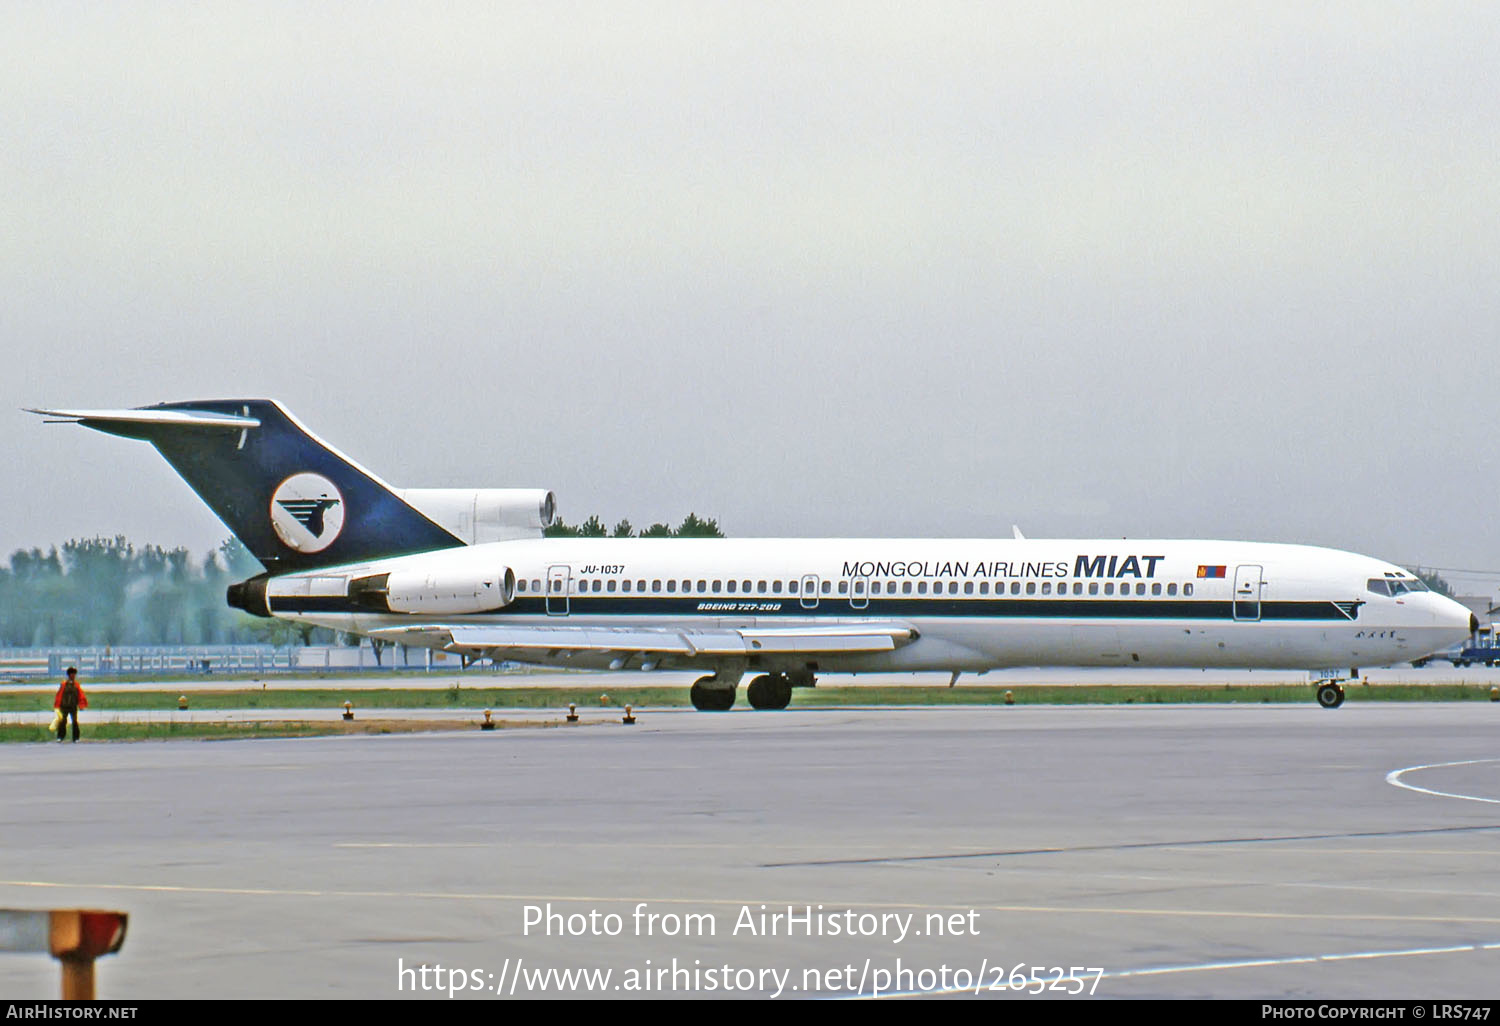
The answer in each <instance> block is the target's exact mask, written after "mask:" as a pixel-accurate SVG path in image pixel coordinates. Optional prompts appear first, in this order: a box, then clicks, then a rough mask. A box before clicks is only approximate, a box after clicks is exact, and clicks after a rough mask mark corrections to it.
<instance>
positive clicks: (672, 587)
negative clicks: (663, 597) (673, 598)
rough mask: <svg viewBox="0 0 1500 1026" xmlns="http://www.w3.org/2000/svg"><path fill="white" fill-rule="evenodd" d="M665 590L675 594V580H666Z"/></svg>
mask: <svg viewBox="0 0 1500 1026" xmlns="http://www.w3.org/2000/svg"><path fill="white" fill-rule="evenodd" d="M667 591H669V592H671V593H673V594H676V592H677V582H676V581H668V582H667Z"/></svg>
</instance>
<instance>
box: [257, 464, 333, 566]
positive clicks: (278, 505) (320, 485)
mask: <svg viewBox="0 0 1500 1026" xmlns="http://www.w3.org/2000/svg"><path fill="white" fill-rule="evenodd" d="M271 526H272V527H273V528H275V530H276V537H278V538H280V539H281V541H282V543H283V544H285V545H286V546H287V548H291V549H296V550H297V551H298V552H321V551H323V550H324V549H326V548H328V546H330V545H332V544H333V540H334V539H335V538H337V537H338V536H339V532H340V531H342V530H343V529H344V497H343V496H342V495H340V494H339V490H338V489H337V488H335V487H334V484H333V482H332V481H330V480H328V478H326V477H324V476H323V475H322V474H312V473H302V474H293V475H292V476H291V477H289V478H287V479H286V480H285V481H283V482H281V484H279V485H277V486H276V492H275V494H274V495H272V496H271Z"/></svg>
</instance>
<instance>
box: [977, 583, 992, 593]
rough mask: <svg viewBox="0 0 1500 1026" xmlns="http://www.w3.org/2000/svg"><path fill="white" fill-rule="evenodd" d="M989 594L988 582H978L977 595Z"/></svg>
mask: <svg viewBox="0 0 1500 1026" xmlns="http://www.w3.org/2000/svg"><path fill="white" fill-rule="evenodd" d="M989 593H990V582H989V581H980V582H979V594H981V595H988V594H989Z"/></svg>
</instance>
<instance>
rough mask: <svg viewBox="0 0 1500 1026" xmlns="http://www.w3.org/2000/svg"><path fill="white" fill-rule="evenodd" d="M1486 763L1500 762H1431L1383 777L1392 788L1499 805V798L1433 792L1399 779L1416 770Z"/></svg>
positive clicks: (1497, 760) (1399, 770)
mask: <svg viewBox="0 0 1500 1026" xmlns="http://www.w3.org/2000/svg"><path fill="white" fill-rule="evenodd" d="M1486 762H1500V759H1464V760H1462V761H1461V762H1432V763H1428V764H1427V765H1425V766H1407V767H1406V768H1405V769H1398V770H1391V771H1390V772H1389V773H1387V774H1386V775H1385V782H1386V783H1387V784H1390V785H1391V786H1393V787H1402V788H1405V789H1406V790H1408V791H1418V792H1420V793H1422V794H1430V795H1436V796H1437V797H1439V798H1461V799H1463V800H1464V801H1466V802H1484V803H1485V804H1487V805H1500V798H1481V797H1479V796H1478V795H1474V794H1454V793H1453V792H1452V791H1433V790H1431V789H1429V788H1426V787H1418V786H1417V785H1416V784H1408V783H1406V782H1405V781H1404V780H1402V779H1401V777H1402V775H1403V774H1406V773H1415V772H1417V771H1418V770H1430V769H1445V768H1446V767H1449V766H1478V765H1479V764H1481V763H1486Z"/></svg>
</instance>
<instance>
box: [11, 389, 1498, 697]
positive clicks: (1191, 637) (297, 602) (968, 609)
mask: <svg viewBox="0 0 1500 1026" xmlns="http://www.w3.org/2000/svg"><path fill="white" fill-rule="evenodd" d="M32 412H34V413H40V414H43V415H44V416H48V417H51V418H54V419H60V420H64V421H69V422H76V423H79V424H82V425H83V426H85V427H90V428H94V429H95V430H98V431H103V432H106V433H108V434H113V435H122V436H124V437H126V438H137V439H143V440H145V441H148V442H150V443H151V444H153V445H154V446H155V447H156V448H157V450H158V451H159V452H160V453H161V454H162V456H164V457H165V458H166V459H167V461H168V462H169V463H171V465H172V466H173V468H174V469H176V471H177V472H178V473H179V474H181V475H182V477H183V478H184V479H185V480H186V481H187V482H188V484H189V485H191V486H192V488H193V490H194V491H195V492H197V493H198V495H199V497H200V498H202V499H203V501H204V502H206V503H207V504H208V505H209V506H210V507H211V508H212V509H213V511H214V512H215V513H216V514H218V516H219V518H220V519H221V520H223V521H224V523H225V524H226V525H227V526H228V527H229V529H230V530H231V531H233V532H234V534H235V536H236V537H238V538H239V539H240V541H242V542H243V543H244V544H245V546H246V547H247V548H248V549H249V550H250V552H251V553H253V554H254V556H255V558H256V559H258V560H259V561H260V563H261V565H262V566H264V567H265V573H262V574H260V575H258V576H255V577H252V578H250V579H249V580H246V581H243V582H241V583H239V584H235V585H233V586H231V587H230V589H229V595H228V599H229V604H230V605H231V606H234V607H235V608H238V609H242V610H245V611H246V612H249V613H253V614H255V615H257V616H269V617H280V618H284V619H288V620H297V621H301V622H305V623H311V624H316V625H319V626H323V627H329V628H332V629H334V630H339V631H346V632H350V633H353V634H359V635H363V636H366V637H369V638H374V639H379V640H382V641H388V642H399V643H401V644H404V645H417V646H426V647H429V648H433V649H441V650H444V651H447V652H455V653H459V654H461V655H463V656H464V657H465V658H466V659H485V658H488V659H495V660H511V661H515V662H522V663H533V664H538V665H544V666H556V667H576V668H590V669H600V670H603V669H608V670H636V669H641V670H651V669H656V668H661V669H674V670H687V669H691V670H700V671H703V673H704V674H705V675H704V676H703V677H701V678H700V679H699V680H698V681H697V682H696V683H695V684H693V686H692V692H691V697H692V702H693V705H694V706H695V707H697V708H698V709H712V710H722V709H728V708H730V707H731V706H732V705H733V704H734V700H735V695H736V693H737V690H738V687H739V683H740V681H741V679H742V678H743V677H744V676H745V675H747V674H749V675H751V677H752V679H751V681H750V683H749V687H748V688H747V692H748V698H749V701H750V704H751V705H752V706H754V707H755V708H757V709H781V708H785V707H786V705H787V704H788V702H789V701H790V700H791V695H792V689H793V688H794V687H798V686H811V685H813V684H814V683H815V681H816V678H817V676H818V675H819V674H830V673H871V672H891V671H895V672H902V671H934V670H939V671H945V672H947V673H950V674H952V675H953V677H954V679H956V677H957V675H958V674H960V673H966V672H975V673H982V672H984V671H987V670H992V669H998V668H1003V667H1013V666H1079V667H1084V666H1131V667H1201V668H1220V667H1223V668H1250V669H1260V668H1266V669H1283V670H1286V669H1293V670H1308V671H1310V676H1311V679H1313V680H1314V682H1315V694H1316V696H1317V699H1318V701H1319V702H1320V703H1321V704H1322V705H1324V706H1328V707H1334V706H1337V705H1339V704H1340V703H1341V702H1342V701H1343V699H1344V691H1343V688H1342V687H1341V685H1340V682H1341V681H1342V680H1344V679H1347V678H1349V677H1354V676H1357V675H1358V672H1359V671H1358V667H1360V666H1383V665H1389V664H1392V663H1397V662H1405V661H1408V660H1411V659H1415V658H1420V657H1421V656H1424V655H1427V654H1428V653H1430V652H1435V651H1437V650H1439V649H1443V648H1446V647H1447V646H1449V645H1451V644H1453V643H1454V642H1456V641H1459V640H1460V639H1462V638H1464V637H1465V636H1466V635H1468V634H1469V633H1470V632H1471V631H1472V630H1473V629H1474V627H1475V626H1476V625H1475V623H1474V619H1473V617H1472V615H1471V614H1470V612H1469V610H1467V609H1466V608H1464V607H1463V606H1461V605H1459V604H1458V603H1456V602H1453V601H1452V600H1450V599H1447V598H1445V597H1443V596H1441V595H1438V594H1436V593H1434V592H1432V591H1429V590H1428V589H1427V587H1426V586H1425V585H1424V584H1423V583H1422V582H1421V581H1420V580H1418V579H1417V578H1416V577H1415V576H1414V575H1413V574H1411V573H1409V572H1407V571H1406V570H1404V569H1402V568H1401V567H1399V566H1395V565H1393V564H1391V563H1387V562H1384V561H1382V560H1378V559H1372V558H1370V557H1368V556H1360V555H1356V554H1354V553H1350V552H1341V551H1337V550H1334V549H1326V548H1314V547H1311V546H1306V545H1283V544H1267V543H1260V542H1235V541H1145V540H1127V541H1118V540H1116V541H1099V540H1076V541H1074V540H1060V539H1045V540H1044V539H1023V538H1014V539H1011V538H1005V539H994V538H979V539H943V540H932V539H926V540H901V539H856V538H822V539H817V540H802V539H779V538H755V539H743V540H739V539H670V538H662V539H656V538H652V539H647V538H545V537H543V530H544V528H546V527H547V526H548V525H549V524H550V523H551V522H552V519H553V516H554V509H555V504H554V502H553V497H552V494H551V493H550V492H547V491H541V490H536V491H531V490H518V489H448V488H443V489H398V488H394V487H392V486H390V485H388V484H386V483H385V482H384V481H382V480H381V479H380V478H378V477H376V476H375V475H374V474H372V473H371V472H370V471H368V470H365V469H364V468H363V467H361V466H359V465H358V464H357V463H355V462H354V461H352V460H350V459H349V458H348V457H346V456H344V455H342V454H341V453H339V452H338V451H337V450H335V449H333V448H332V447H330V446H328V445H327V444H325V443H323V442H322V441H320V440H319V439H318V438H317V437H316V436H315V435H313V434H312V433H311V432H310V431H308V430H307V429H306V428H305V427H303V426H302V424H301V423H299V422H298V421H297V420H296V418H294V417H293V416H292V415H291V414H290V413H289V412H288V411H287V410H286V409H285V408H283V407H282V406H281V404H279V403H277V402H275V401H272V400H264V399H226V400H213V401H205V402H180V403H168V404H163V405H159V406H150V407H144V408H140V409H128V410H34V411H32ZM1325 668H1326V669H1325ZM1345 668H1348V669H1347V671H1346V670H1345Z"/></svg>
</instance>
